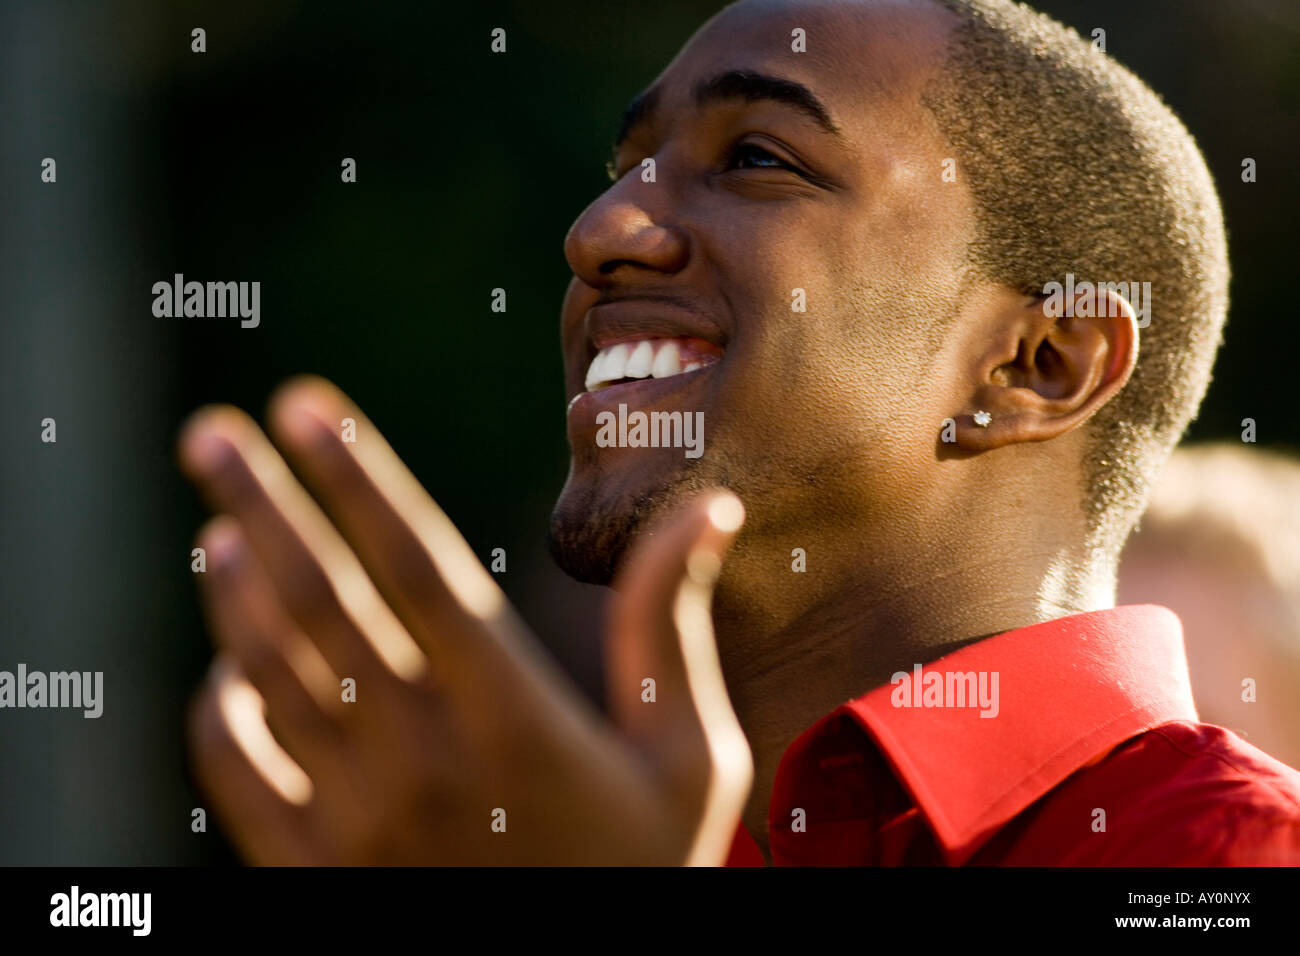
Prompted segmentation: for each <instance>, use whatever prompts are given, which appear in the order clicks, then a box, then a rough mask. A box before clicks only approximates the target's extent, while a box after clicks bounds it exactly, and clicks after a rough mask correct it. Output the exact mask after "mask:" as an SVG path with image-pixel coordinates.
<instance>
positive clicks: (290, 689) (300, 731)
mask: <svg viewBox="0 0 1300 956" xmlns="http://www.w3.org/2000/svg"><path fill="white" fill-rule="evenodd" d="M199 544H200V546H201V547H202V548H203V549H204V551H205V553H206V554H207V556H208V564H207V568H208V569H207V572H206V573H205V574H204V575H202V582H203V583H202V595H203V605H204V609H205V611H206V613H207V618H208V621H209V625H210V627H211V630H212V634H213V636H214V638H215V639H216V641H217V643H218V645H219V646H220V647H221V648H222V649H223V650H225V651H227V652H228V653H229V654H230V656H231V658H232V659H233V660H234V661H235V663H236V664H237V665H238V666H239V669H240V671H241V672H242V673H243V674H244V675H245V676H246V677H247V678H248V681H249V683H251V684H252V685H253V687H254V689H256V691H257V693H258V694H259V695H260V696H261V698H262V700H263V701H265V703H266V712H267V718H268V721H269V723H270V725H271V727H272V728H274V731H275V737H276V738H277V739H278V740H279V741H280V743H281V744H283V746H284V748H285V749H286V750H287V751H288V753H289V754H290V756H292V757H293V758H294V760H296V761H297V762H298V763H300V764H301V765H302V766H303V768H304V769H305V770H306V771H307V772H308V773H309V774H311V775H316V774H317V773H323V772H330V771H331V770H332V769H333V768H334V767H336V765H337V763H338V761H339V759H340V752H341V749H342V746H343V739H342V724H341V721H342V717H343V706H344V705H343V704H342V702H341V699H340V696H339V679H338V677H336V676H335V675H334V674H333V673H332V672H331V671H330V668H329V665H328V664H327V663H326V662H325V659H324V658H323V657H321V655H320V652H319V651H318V650H317V649H316V648H315V646H314V645H312V643H311V642H310V641H308V640H307V639H306V638H305V637H304V636H303V635H302V633H301V632H300V631H299V630H298V627H297V625H296V624H294V622H293V620H292V619H291V618H290V617H289V615H288V613H287V612H286V611H285V610H284V609H283V607H281V606H280V603H279V600H278V599H277V598H276V595H275V589H274V587H273V586H272V585H271V582H270V580H269V578H268V577H267V575H266V571H265V569H263V568H262V566H261V564H260V562H258V560H257V556H256V555H255V554H253V553H252V552H251V550H250V548H249V547H248V545H247V542H246V540H245V539H244V536H243V533H242V531H241V530H240V528H239V525H238V523H237V522H236V521H235V520H234V519H233V518H231V517H229V516H228V515H221V516H219V517H217V518H214V519H213V520H212V521H210V522H209V523H208V524H207V525H206V526H205V527H204V529H203V531H202V532H201V533H200V535H199Z"/></svg>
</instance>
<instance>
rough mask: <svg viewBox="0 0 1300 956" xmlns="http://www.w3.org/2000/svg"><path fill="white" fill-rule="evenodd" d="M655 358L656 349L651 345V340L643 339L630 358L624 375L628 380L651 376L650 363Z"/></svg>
mask: <svg viewBox="0 0 1300 956" xmlns="http://www.w3.org/2000/svg"><path fill="white" fill-rule="evenodd" d="M654 358H655V347H654V346H653V345H651V344H650V340H649V339H642V340H641V341H640V342H638V343H637V346H636V348H634V349H633V350H632V354H631V355H629V356H628V359H627V365H626V366H625V367H624V369H623V374H624V375H625V376H627V377H628V378H645V377H646V376H647V375H649V374H650V363H651V362H653V361H654Z"/></svg>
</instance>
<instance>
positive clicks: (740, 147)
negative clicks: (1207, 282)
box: [605, 142, 810, 182]
mask: <svg viewBox="0 0 1300 956" xmlns="http://www.w3.org/2000/svg"><path fill="white" fill-rule="evenodd" d="M745 153H750V154H752V153H759V154H761V155H762V156H763V157H765V158H767V159H770V160H772V165H769V166H759V167H751V168H757V169H784V170H786V171H788V172H791V173H794V174H795V175H796V176H801V177H803V178H804V179H809V178H810V177H809V175H808V174H807V173H806V172H804V171H803V170H802V169H800V168H799V167H798V166H795V165H794V164H793V163H787V162H786V161H785V160H784V159H782V158H781V157H780V156H777V155H776V154H775V153H773V152H772V151H771V150H767V149H764V148H763V147H762V146H759V145H758V144H757V143H744V142H742V143H737V144H736V145H735V146H733V147H731V151H730V152H729V153H728V154H727V165H726V167H725V168H726V170H727V171H730V170H732V169H733V168H736V167H734V166H733V165H732V164H733V163H734V162H735V161H736V159H737V157H739V156H740V155H742V154H745ZM605 174H606V175H607V176H608V177H609V180H610V182H618V180H619V179H620V178H622V177H621V176H620V175H619V173H618V170H617V168H616V167H615V165H614V161H613V160H612V159H609V160H606V161H605ZM623 175H626V173H624V174H623Z"/></svg>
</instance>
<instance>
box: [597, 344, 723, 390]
mask: <svg viewBox="0 0 1300 956" xmlns="http://www.w3.org/2000/svg"><path fill="white" fill-rule="evenodd" d="M721 358H722V349H720V348H718V347H717V346H716V345H714V344H712V343H711V342H706V341H704V339H697V338H672V339H632V340H630V341H625V342H619V343H617V344H615V345H607V346H605V347H604V348H603V349H601V350H600V351H599V352H597V353H596V357H595V358H593V359H592V360H591V365H590V366H589V367H588V368H587V380H586V388H587V391H589V392H597V391H600V390H601V389H603V388H609V387H610V386H611V385H622V384H625V383H627V382H635V381H638V380H640V379H645V378H672V377H673V376H675V375H686V374H687V373H689V372H694V371H697V370H699V369H701V368H704V367H706V366H709V365H712V364H714V363H715V362H717V361H718V360H719V359H721Z"/></svg>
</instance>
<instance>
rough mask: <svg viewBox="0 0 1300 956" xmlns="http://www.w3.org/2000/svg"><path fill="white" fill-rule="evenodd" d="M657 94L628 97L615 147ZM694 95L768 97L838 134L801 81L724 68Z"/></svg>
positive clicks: (703, 98)
mask: <svg viewBox="0 0 1300 956" xmlns="http://www.w3.org/2000/svg"><path fill="white" fill-rule="evenodd" d="M659 95H660V91H659V88H658V87H651V88H650V89H648V90H646V91H645V92H644V93H641V94H639V95H638V96H637V97H636V98H635V99H633V100H632V102H631V103H630V104H629V105H628V108H627V109H626V110H624V112H623V120H622V122H621V123H620V124H619V128H618V135H617V136H616V137H615V138H614V148H615V149H618V147H619V146H621V145H622V144H623V141H624V140H625V139H627V138H628V136H630V135H631V133H632V131H633V129H635V128H636V127H637V126H639V125H640V124H641V123H644V122H646V121H647V120H648V119H649V118H650V116H651V114H652V113H654V111H655V108H656V106H657V105H658V103H659ZM694 98H695V105H696V106H701V107H703V106H708V105H710V104H712V103H720V102H723V101H725V100H744V101H745V102H747V103H756V102H759V101H762V100H772V101H775V102H777V103H784V104H785V105H786V106H791V107H793V108H795V109H796V110H798V111H799V112H801V113H803V114H804V115H805V116H807V117H808V118H810V119H812V120H813V121H814V122H816V123H817V125H818V126H820V127H821V128H822V129H823V130H825V131H826V132H827V133H830V134H831V135H832V136H839V135H840V131H839V127H837V126H836V125H835V121H834V120H832V119H831V114H830V112H829V111H828V110H827V109H826V107H825V106H823V105H822V102H821V100H819V99H817V97H816V96H814V95H813V92H812V90H810V89H808V87H806V86H804V85H803V84H802V83H796V82H794V81H793V80H787V79H783V78H782V77H779V76H770V75H769V74H766V73H755V72H753V71H750V70H728V71H726V72H725V73H719V74H717V75H716V76H712V77H709V78H708V79H705V80H701V81H700V82H699V83H697V84H696V85H695V94H694Z"/></svg>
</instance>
